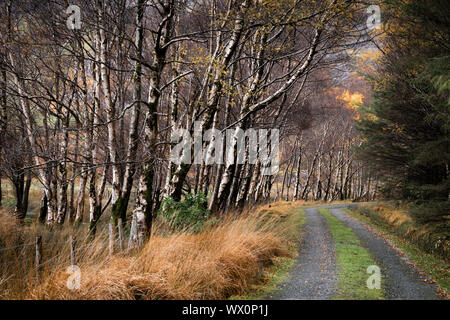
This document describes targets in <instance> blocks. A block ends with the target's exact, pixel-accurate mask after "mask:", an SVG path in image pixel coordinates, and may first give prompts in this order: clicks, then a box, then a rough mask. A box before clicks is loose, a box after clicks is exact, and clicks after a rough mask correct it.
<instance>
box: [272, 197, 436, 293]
mask: <svg viewBox="0 0 450 320" xmlns="http://www.w3.org/2000/svg"><path fill="white" fill-rule="evenodd" d="M355 205H356V204H336V205H328V206H321V207H315V208H308V209H305V215H306V223H305V225H304V228H303V232H302V239H301V243H300V249H299V256H298V258H297V261H296V262H295V264H294V266H293V267H292V269H291V270H290V272H289V276H288V278H287V280H286V281H285V282H283V283H282V284H280V285H279V286H278V289H277V290H276V292H275V293H274V294H272V296H270V297H269V299H278V300H326V299H330V298H332V297H333V295H334V294H335V293H336V282H337V279H338V277H337V265H336V253H335V247H334V241H333V238H332V235H331V233H330V231H329V229H328V225H327V223H326V220H325V218H324V217H323V216H322V215H321V214H320V213H319V211H318V209H319V208H326V209H330V212H331V213H332V214H333V215H334V216H335V217H337V218H338V219H339V220H341V221H342V222H343V223H344V225H346V226H347V227H349V228H351V229H352V230H353V231H354V232H355V234H356V235H357V236H358V238H359V239H360V240H361V243H362V245H363V246H364V247H365V248H366V249H367V250H368V251H369V253H370V254H371V256H372V257H373V259H374V260H375V261H376V263H377V264H378V266H379V267H380V269H381V274H382V276H383V277H384V278H383V280H384V281H383V282H384V286H385V290H386V294H387V297H386V298H387V299H408V300H414V299H421V300H422V299H423V300H430V299H439V296H438V295H437V294H436V289H437V286H436V285H433V284H429V283H425V282H424V281H423V280H424V279H425V276H422V275H421V274H420V273H419V272H418V270H417V269H416V268H415V267H414V266H412V265H411V264H409V263H408V261H407V258H405V257H403V256H401V255H399V252H398V251H397V250H395V249H394V248H392V247H391V246H390V245H389V244H388V243H387V242H386V240H384V239H383V238H381V237H379V236H378V235H376V234H375V233H373V231H371V230H370V228H368V227H367V225H365V224H364V223H363V222H360V221H358V220H356V219H355V218H353V217H350V216H349V215H347V214H346V213H344V212H343V211H342V210H340V209H343V208H348V207H351V206H355Z"/></svg>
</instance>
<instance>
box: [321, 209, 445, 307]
mask: <svg viewBox="0 0 450 320" xmlns="http://www.w3.org/2000/svg"><path fill="white" fill-rule="evenodd" d="M330 211H331V213H332V214H334V216H336V217H337V218H338V219H340V220H341V221H342V222H343V223H344V225H346V226H347V227H349V228H351V229H352V230H353V232H355V234H356V235H357V236H358V238H359V239H360V240H361V243H362V245H363V246H364V247H365V248H366V249H367V251H369V253H370V255H371V256H372V257H373V259H374V260H375V261H376V262H377V264H378V266H379V267H380V269H381V274H382V276H384V280H385V281H384V282H385V289H386V295H387V297H386V298H387V299H406V300H417V299H419V300H434V299H439V296H438V295H437V294H436V289H437V286H436V285H433V284H429V283H426V282H424V281H423V280H425V279H426V277H425V276H423V275H421V274H420V273H419V272H418V270H417V269H416V268H415V267H414V266H412V265H411V264H408V259H407V258H406V257H404V256H402V255H400V254H399V252H398V251H397V250H395V249H394V248H392V246H390V245H389V244H388V243H387V241H386V240H385V239H383V238H381V237H380V236H377V235H375V234H374V233H373V232H372V231H370V230H369V228H368V226H367V225H366V224H365V223H363V222H361V221H359V220H357V219H355V218H353V217H351V216H349V215H348V214H346V213H345V212H343V211H342V210H339V209H332V210H330Z"/></svg>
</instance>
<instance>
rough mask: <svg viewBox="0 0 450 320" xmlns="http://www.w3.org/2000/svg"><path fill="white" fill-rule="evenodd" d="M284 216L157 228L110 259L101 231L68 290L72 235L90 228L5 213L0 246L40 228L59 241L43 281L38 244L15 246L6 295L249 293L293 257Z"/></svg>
mask: <svg viewBox="0 0 450 320" xmlns="http://www.w3.org/2000/svg"><path fill="white" fill-rule="evenodd" d="M275 207H276V208H277V212H278V210H279V213H282V212H283V211H284V208H286V209H292V208H293V205H292V204H290V203H289V204H278V205H275ZM284 218H285V214H284V215H281V214H280V215H278V214H273V213H272V212H270V211H269V212H267V211H265V210H264V208H263V209H262V210H256V211H255V210H252V211H251V212H247V213H244V214H241V215H230V216H229V217H228V218H224V219H222V220H221V221H219V222H218V223H216V224H211V225H208V227H206V228H204V230H203V231H202V232H200V233H197V234H188V233H176V234H170V235H164V234H162V233H161V232H159V231H158V230H162V229H163V228H158V227H156V228H155V231H154V234H153V235H152V238H151V241H150V242H149V243H147V245H146V246H145V247H144V248H142V250H140V251H139V252H134V253H130V254H123V255H121V254H118V255H115V256H113V257H111V258H110V257H108V254H107V251H108V250H107V241H106V235H105V234H102V233H101V234H100V235H99V236H98V237H97V238H96V240H95V241H93V242H90V241H83V242H82V243H80V244H79V246H78V248H79V252H80V253H79V258H78V262H77V265H78V266H79V267H80V269H81V288H80V290H69V289H68V288H67V285H66V281H67V279H68V277H69V274H67V273H66V268H67V267H68V266H69V264H70V259H69V256H70V255H69V246H68V244H67V238H68V236H69V235H70V234H72V233H74V232H76V233H77V238H78V239H84V238H83V237H85V236H86V234H85V233H84V231H82V230H76V231H74V230H72V229H71V228H69V227H66V228H64V229H62V230H59V232H58V231H57V230H47V229H46V228H42V227H41V226H36V225H34V224H33V225H32V226H30V227H24V226H18V225H17V224H16V222H15V221H14V219H12V218H10V217H9V215H8V214H5V213H3V214H0V226H1V228H2V229H1V230H0V239H1V241H4V240H3V239H6V242H7V243H4V242H2V244H1V245H0V247H5V245H8V244H9V245H12V244H14V243H16V244H17V243H18V242H17V241H16V240H14V239H15V237H26V239H22V240H24V241H22V242H24V243H28V241H30V242H33V238H34V236H35V235H36V234H38V233H39V234H41V235H43V242H44V243H47V242H59V243H60V244H59V245H55V246H54V247H51V248H50V247H49V248H47V249H46V250H45V252H44V261H47V260H49V259H52V261H51V262H50V263H49V264H48V265H45V269H44V271H43V275H42V278H43V282H42V284H41V285H38V284H37V283H36V280H35V278H36V277H35V271H34V266H33V258H34V256H33V250H34V247H33V246H29V247H23V248H22V249H20V250H18V251H17V252H15V251H14V254H13V255H12V256H11V257H10V259H8V264H4V263H3V264H2V266H3V267H2V268H3V270H2V271H3V272H2V275H3V276H2V278H0V298H2V299H225V298H227V297H229V296H231V295H236V294H242V293H244V292H245V291H246V290H248V288H249V287H250V286H251V285H252V284H254V283H256V282H258V281H260V280H261V274H262V271H263V269H264V268H265V267H267V266H269V265H271V264H272V259H274V258H275V257H279V256H287V255H288V253H287V250H286V247H287V246H286V244H287V242H288V241H289V239H287V238H285V237H284V236H283V235H284V234H287V233H286V232H284V231H285V230H284V229H285V228H289V227H290V226H289V225H288V224H287V223H282V221H284V220H285V219H284ZM7 225H9V227H7ZM24 228H25V229H26V230H23V229H24ZM11 230H14V232H12V233H11V232H10V231H11ZM12 234H14V236H12ZM56 234H57V235H56ZM24 235H26V236H24ZM50 240H51V241H50ZM45 247H46V245H45V246H44V248H45ZM8 254H10V255H11V253H8ZM22 257H27V262H22V260H21V258H22ZM3 258H4V257H3ZM0 259H2V255H1V253H0ZM0 261H3V260H0ZM17 265H19V266H18V267H19V269H20V272H17V270H18V269H17V268H16V266H17Z"/></svg>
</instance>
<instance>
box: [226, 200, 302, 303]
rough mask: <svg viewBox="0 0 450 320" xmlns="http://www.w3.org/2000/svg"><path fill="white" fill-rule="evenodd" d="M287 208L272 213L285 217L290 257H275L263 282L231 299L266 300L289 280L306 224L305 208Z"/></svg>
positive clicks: (286, 240) (266, 270)
mask: <svg viewBox="0 0 450 320" xmlns="http://www.w3.org/2000/svg"><path fill="white" fill-rule="evenodd" d="M287 206H289V205H287V204H286V205H282V206H275V207H276V209H275V210H274V211H272V213H275V214H278V215H280V214H282V216H284V217H285V218H284V219H283V222H282V223H283V224H284V225H285V226H286V228H285V229H284V230H285V233H284V237H285V248H287V252H288V256H285V257H275V258H274V259H273V265H271V266H269V267H268V268H266V269H265V270H263V274H262V281H261V282H259V283H256V284H254V285H252V286H251V287H250V289H249V290H248V292H246V293H245V294H243V295H235V296H232V297H231V298H230V299H232V300H237V299H239V300H259V299H265V298H267V297H268V296H270V294H271V293H273V292H274V291H276V289H277V285H278V284H280V283H282V282H283V281H285V280H286V279H287V277H288V275H289V270H290V269H291V268H292V266H293V265H294V263H295V261H296V258H297V255H298V250H299V245H300V243H301V241H300V240H299V235H301V229H302V226H303V225H304V224H305V222H306V219H305V213H304V207H298V206H295V205H292V206H289V207H287ZM271 207H272V206H271ZM305 208H306V207H305ZM265 210H267V211H269V212H270V208H264V209H263V210H262V211H265Z"/></svg>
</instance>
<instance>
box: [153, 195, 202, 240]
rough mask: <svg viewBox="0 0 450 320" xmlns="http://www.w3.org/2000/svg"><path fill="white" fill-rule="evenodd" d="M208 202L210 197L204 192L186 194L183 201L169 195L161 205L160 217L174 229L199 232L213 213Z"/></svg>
mask: <svg viewBox="0 0 450 320" xmlns="http://www.w3.org/2000/svg"><path fill="white" fill-rule="evenodd" d="M207 203H208V199H207V197H206V195H205V194H204V193H203V192H198V193H196V194H192V193H189V194H186V195H185V197H184V199H183V200H181V201H175V200H173V199H172V198H171V197H168V198H166V199H164V201H163V203H162V205H161V210H160V217H161V219H162V220H163V221H164V222H166V223H168V224H169V225H170V227H171V229H173V230H186V231H189V232H198V231H200V230H201V229H202V227H203V225H204V223H205V221H206V220H207V219H208V218H209V217H210V215H211V214H210V212H209V211H208V210H207V209H206V207H207Z"/></svg>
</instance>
